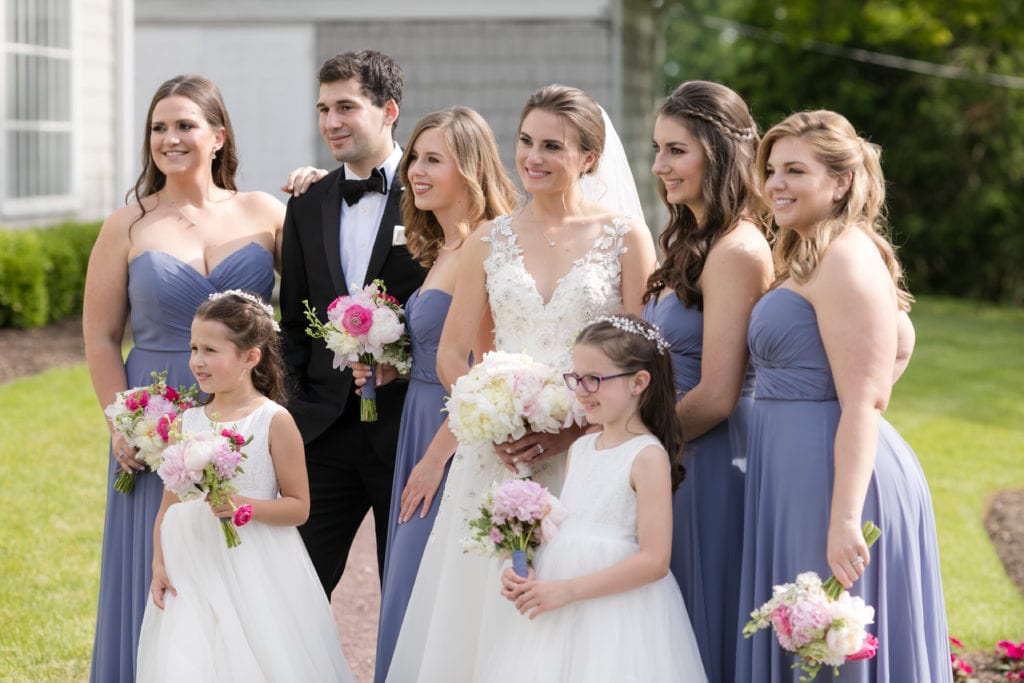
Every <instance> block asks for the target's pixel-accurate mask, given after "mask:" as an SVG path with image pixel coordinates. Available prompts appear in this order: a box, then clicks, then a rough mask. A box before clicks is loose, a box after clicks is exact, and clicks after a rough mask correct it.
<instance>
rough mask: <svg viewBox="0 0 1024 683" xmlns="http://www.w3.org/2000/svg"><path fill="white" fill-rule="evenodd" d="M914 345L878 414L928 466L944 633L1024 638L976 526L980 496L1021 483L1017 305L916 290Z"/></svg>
mask: <svg viewBox="0 0 1024 683" xmlns="http://www.w3.org/2000/svg"><path fill="white" fill-rule="evenodd" d="M911 317H912V319H913V321H914V325H915V327H916V329H917V348H916V350H915V351H914V357H913V359H912V360H911V363H910V367H909V368H908V369H907V372H906V375H905V376H904V377H903V379H901V380H900V381H899V383H898V384H897V385H896V389H895V391H894V392H893V397H892V401H891V402H890V407H889V410H888V412H887V414H886V417H887V418H888V419H889V421H890V422H892V423H893V425H894V426H895V427H896V428H897V429H899V430H900V432H901V433H902V435H903V437H904V438H905V439H906V440H907V441H908V442H909V443H910V445H911V446H913V447H914V450H915V451H916V452H917V455H918V458H920V460H921V464H922V466H923V467H924V471H925V474H926V475H927V476H928V483H929V485H930V486H931V491H932V500H933V502H934V504H935V514H936V518H937V520H938V527H939V546H940V552H941V557H942V578H943V588H944V589H945V593H946V611H947V613H948V615H949V630H950V634H951V635H954V636H957V637H959V638H960V639H961V640H963V641H964V644H965V645H966V646H967V648H968V649H970V650H989V649H991V648H993V647H994V645H995V643H997V642H998V641H1000V640H1003V639H1008V640H1013V641H1014V642H1020V641H1022V640H1024V597H1022V596H1021V594H1020V592H1019V591H1018V590H1017V589H1016V587H1015V586H1014V585H1013V582H1012V581H1010V579H1009V578H1008V577H1007V575H1006V573H1005V571H1004V570H1003V566H1002V564H1001V563H1000V561H999V558H998V557H997V556H996V553H995V550H994V549H993V547H992V544H991V543H990V542H989V539H988V535H987V534H986V533H985V529H984V527H983V526H982V520H983V516H984V514H985V510H986V506H987V499H988V497H989V496H990V495H991V494H992V493H994V492H996V491H1001V490H1004V489H1020V488H1024V467H1022V463H1024V358H1022V352H1024V310H1022V309H1010V308H1003V307H994V306H984V305H979V304H976V303H973V302H965V301H955V300H949V299H924V300H923V301H921V302H919V303H918V304H916V305H915V306H914V310H913V311H912V313H911Z"/></svg>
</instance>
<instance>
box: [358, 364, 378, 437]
mask: <svg viewBox="0 0 1024 683" xmlns="http://www.w3.org/2000/svg"><path fill="white" fill-rule="evenodd" d="M365 362H366V364H367V365H369V366H370V378H369V379H368V380H366V384H364V385H363V386H362V387H360V389H359V395H360V397H361V398H360V399H359V419H360V420H362V421H363V422H376V421H377V364H376V363H374V362H373V359H372V358H371V359H370V360H367V361H365Z"/></svg>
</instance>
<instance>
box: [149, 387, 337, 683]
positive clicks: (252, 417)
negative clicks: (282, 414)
mask: <svg viewBox="0 0 1024 683" xmlns="http://www.w3.org/2000/svg"><path fill="white" fill-rule="evenodd" d="M279 410H284V408H283V407H281V406H280V405H278V404H277V403H274V402H273V401H267V402H266V403H264V404H263V405H261V406H260V407H259V408H257V409H256V410H254V411H253V412H252V413H250V414H249V415H248V416H246V417H245V418H243V419H242V420H239V421H238V422H237V423H234V424H224V425H219V426H217V427H216V429H217V430H220V429H221V427H222V426H223V427H234V428H235V429H237V431H238V432H239V433H240V434H242V435H244V436H246V437H248V436H252V437H253V439H252V441H251V442H250V443H249V444H248V445H247V446H245V447H244V448H243V449H242V450H243V452H244V453H245V454H246V459H245V460H243V461H242V469H243V470H244V472H243V473H242V474H240V475H238V476H237V477H236V478H235V480H234V481H233V482H232V483H233V484H234V485H235V487H236V488H237V489H238V492H239V493H240V494H241V495H244V496H248V497H250V498H256V499H262V500H270V499H273V498H276V497H277V496H278V493H279V487H278V483H277V474H276V472H275V470H274V461H273V459H272V458H271V457H270V452H269V451H268V450H267V439H268V436H267V435H268V431H269V428H270V421H271V419H272V418H273V417H274V414H275V413H276V412H277V411H279ZM210 429H211V422H210V420H209V419H208V418H207V417H206V414H205V412H204V409H203V408H202V407H199V408H190V409H189V410H187V411H185V413H184V415H183V416H182V430H183V432H185V433H198V432H201V431H209V430H210ZM220 526H221V523H220V522H219V521H217V518H216V517H214V516H213V513H212V512H211V510H210V506H209V504H208V503H206V502H205V501H203V500H193V501H188V502H182V503H175V504H174V505H171V506H170V507H169V508H168V509H167V512H166V513H165V514H164V519H163V523H162V524H161V526H160V542H161V547H162V548H163V551H164V565H165V567H166V568H167V576H168V578H169V579H170V581H171V584H172V585H173V586H174V588H175V590H177V593H178V594H177V597H175V596H173V595H171V593H170V592H169V591H168V592H166V593H165V594H164V606H165V608H164V609H162V610H161V609H160V608H158V607H157V606H156V605H155V604H153V601H152V598H150V600H149V603H148V604H147V605H146V613H145V616H144V617H143V620H142V634H141V636H140V637H139V665H138V667H139V668H138V678H137V680H138V681H139V683H152V682H155V681H167V683H172V682H174V683H176V682H178V681H189V682H190V683H191V682H209V683H234V682H237V683H255V682H258V681H267V682H271V681H341V682H344V683H355V681H356V678H355V676H354V675H353V673H352V671H351V669H349V666H348V663H347V662H346V661H345V655H344V654H342V651H341V642H340V640H339V638H338V628H337V626H336V625H335V623H334V618H333V617H332V615H331V607H330V603H329V602H328V601H327V597H326V596H325V595H324V591H323V588H321V587H320V581H319V579H317V576H316V572H315V571H314V569H313V564H312V563H311V562H310V561H309V555H308V554H307V553H306V547H305V546H304V545H303V544H302V539H301V538H300V537H299V531H298V529H296V528H295V527H293V526H271V525H269V524H263V523H262V522H257V521H255V520H254V521H251V522H249V523H248V524H246V525H245V526H243V527H240V528H238V529H237V531H238V536H239V537H240V538H241V539H242V543H241V545H239V546H237V547H234V548H228V547H227V543H225V541H224V534H223V532H222V531H221V528H220Z"/></svg>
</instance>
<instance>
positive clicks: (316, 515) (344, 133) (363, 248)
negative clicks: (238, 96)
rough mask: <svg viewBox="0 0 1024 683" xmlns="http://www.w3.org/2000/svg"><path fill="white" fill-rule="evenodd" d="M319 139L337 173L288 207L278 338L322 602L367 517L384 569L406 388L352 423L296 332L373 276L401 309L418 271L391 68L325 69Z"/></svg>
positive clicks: (351, 405) (354, 409)
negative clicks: (407, 229) (405, 221)
mask: <svg viewBox="0 0 1024 683" xmlns="http://www.w3.org/2000/svg"><path fill="white" fill-rule="evenodd" d="M318 80H319V82H320V89H319V97H318V100H317V105H316V107H317V110H318V111H319V112H320V122H319V124H320V134H321V136H322V137H323V139H324V142H326V143H327V146H328V148H329V149H330V150H331V154H332V155H333V156H334V158H335V160H337V161H339V162H342V165H341V166H340V167H339V168H338V169H336V170H335V171H333V172H332V173H330V174H328V175H327V176H326V177H324V178H323V179H322V180H321V181H320V182H318V183H316V184H314V185H313V186H312V187H311V188H310V189H309V191H308V192H306V193H305V194H304V195H302V196H300V197H293V198H291V199H290V200H289V202H288V210H287V213H286V215H285V221H284V237H283V241H282V264H281V329H282V331H283V335H284V355H285V363H286V365H287V367H288V371H289V373H290V374H291V378H292V380H293V387H292V393H293V396H292V399H291V400H290V402H289V405H288V407H289V409H290V410H291V412H292V415H293V416H294V417H295V421H296V422H297V423H298V426H299V430H300V431H301V432H302V438H303V441H304V442H305V445H306V466H307V468H308V473H309V493H310V511H309V519H308V521H307V522H306V523H305V524H304V525H302V526H301V527H299V532H300V533H301V534H302V540H303V541H304V542H305V544H306V549H307V550H308V551H309V556H310V559H311V560H312V561H313V566H314V567H315V568H316V572H317V574H318V575H319V577H320V582H321V583H322V584H323V587H324V590H325V591H326V592H327V595H328V597H330V595H331V592H332V591H333V590H334V587H335V586H336V585H337V584H338V581H339V580H340V579H341V574H342V572H343V571H344V569H345V562H346V560H347V559H348V553H349V549H350V548H351V546H352V539H353V538H354V537H355V534H356V530H357V529H358V528H359V525H360V523H361V522H362V520H363V518H364V517H365V516H366V512H367V510H369V509H370V508H373V515H374V521H375V523H376V532H377V563H378V568H379V570H380V571H381V572H382V573H383V569H384V548H385V545H386V541H387V525H388V513H389V507H390V501H391V480H392V477H393V475H394V469H395V448H396V445H397V441H398V424H399V418H400V417H401V414H402V402H403V400H404V399H405V390H406V385H405V383H403V382H392V383H390V384H388V385H386V386H383V387H379V388H378V389H377V411H378V420H377V421H376V422H360V419H359V397H358V396H356V395H355V394H354V393H353V392H354V389H355V387H354V386H353V383H352V373H351V371H349V370H347V369H345V370H344V371H341V370H337V369H335V368H334V367H332V363H333V358H334V354H333V353H332V352H331V351H329V350H328V349H327V347H326V345H325V344H324V342H323V341H322V340H313V339H311V338H310V337H309V336H308V335H307V334H306V331H305V330H306V320H305V318H304V316H303V304H302V302H303V300H308V301H309V304H310V306H312V307H314V308H315V309H316V311H317V315H319V316H320V318H321V320H325V319H326V311H327V306H328V305H329V304H330V303H331V301H333V300H334V299H335V298H336V297H338V296H341V295H344V294H348V293H350V285H351V286H354V288H356V289H358V288H361V287H362V286H363V285H364V284H368V283H370V282H372V281H373V280H374V279H376V278H379V279H382V280H383V281H384V284H385V286H386V287H387V291H388V294H391V295H393V296H395V297H396V298H397V299H398V300H399V301H401V302H403V303H404V302H405V301H406V299H408V297H409V295H410V294H412V292H413V291H414V290H415V289H416V288H417V287H419V286H420V284H421V283H422V282H423V278H424V275H425V271H424V270H423V269H422V268H421V267H420V266H419V265H418V264H417V263H416V262H415V261H413V259H412V257H411V256H410V255H409V251H408V249H406V247H405V246H404V235H403V232H402V231H401V230H395V226H399V225H400V224H401V209H400V200H401V195H402V187H401V185H400V183H399V181H398V178H397V175H398V162H399V161H400V159H401V157H402V150H401V148H399V147H398V145H397V144H396V143H395V140H394V137H393V135H394V131H395V127H396V124H397V121H398V113H399V105H400V103H401V101H402V68H401V67H400V66H399V65H398V64H396V63H395V62H394V60H392V59H391V58H390V57H388V56H387V55H385V54H382V53H380V52H376V51H373V50H361V51H359V52H346V53H344V54H340V55H337V56H335V57H332V58H330V59H328V60H327V61H326V62H324V64H323V66H322V67H321V68H320V73H319V75H318Z"/></svg>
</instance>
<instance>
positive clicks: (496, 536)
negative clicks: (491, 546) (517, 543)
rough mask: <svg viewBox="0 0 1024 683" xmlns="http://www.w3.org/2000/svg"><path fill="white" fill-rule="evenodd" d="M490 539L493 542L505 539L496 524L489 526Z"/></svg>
mask: <svg viewBox="0 0 1024 683" xmlns="http://www.w3.org/2000/svg"><path fill="white" fill-rule="evenodd" d="M491 540H492V541H494V542H495V543H501V542H502V541H504V540H505V534H503V533H501V530H500V529H498V527H496V526H492V527H491Z"/></svg>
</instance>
